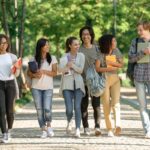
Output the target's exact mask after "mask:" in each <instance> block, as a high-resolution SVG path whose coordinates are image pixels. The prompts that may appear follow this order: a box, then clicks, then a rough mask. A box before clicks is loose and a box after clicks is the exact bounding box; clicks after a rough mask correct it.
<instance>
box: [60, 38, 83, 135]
mask: <svg viewBox="0 0 150 150" xmlns="http://www.w3.org/2000/svg"><path fill="white" fill-rule="evenodd" d="M78 50H79V41H78V40H77V38H76V37H69V38H68V39H67V40H66V54H65V55H64V56H63V57H62V58H61V59H60V65H59V70H60V71H61V72H62V82H61V90H62V94H63V97H64V100H65V106H66V115H67V122H68V124H67V129H66V131H67V133H70V132H71V130H72V117H73V108H74V111H75V125H76V132H75V136H76V137H80V124H81V101H82V97H83V96H84V94H85V89H84V83H83V78H82V76H81V74H82V72H83V68H84V62H85V57H84V55H83V54H82V53H79V52H78Z"/></svg>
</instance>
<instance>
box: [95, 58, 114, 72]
mask: <svg viewBox="0 0 150 150" xmlns="http://www.w3.org/2000/svg"><path fill="white" fill-rule="evenodd" d="M100 65H101V63H100V60H98V59H97V60H96V62H95V68H96V71H97V72H111V71H115V70H117V67H100Z"/></svg>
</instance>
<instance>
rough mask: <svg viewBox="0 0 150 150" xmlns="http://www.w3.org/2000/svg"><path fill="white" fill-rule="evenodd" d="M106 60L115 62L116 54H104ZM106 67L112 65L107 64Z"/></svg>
mask: <svg viewBox="0 0 150 150" xmlns="http://www.w3.org/2000/svg"><path fill="white" fill-rule="evenodd" d="M106 61H111V62H116V55H108V56H106ZM107 67H112V66H111V65H107Z"/></svg>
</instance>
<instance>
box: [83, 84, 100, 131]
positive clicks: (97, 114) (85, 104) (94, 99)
mask: <svg viewBox="0 0 150 150" xmlns="http://www.w3.org/2000/svg"><path fill="white" fill-rule="evenodd" d="M85 91H86V95H85V97H83V99H82V102H81V113H82V124H83V127H84V128H88V127H89V124H88V105H89V95H88V89H87V86H85ZM91 101H92V107H93V110H94V114H93V115H94V121H95V128H100V97H94V96H93V97H91Z"/></svg>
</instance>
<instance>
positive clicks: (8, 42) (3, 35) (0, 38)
mask: <svg viewBox="0 0 150 150" xmlns="http://www.w3.org/2000/svg"><path fill="white" fill-rule="evenodd" d="M3 38H4V39H6V41H7V44H8V46H7V49H6V52H9V48H10V41H9V38H8V37H7V36H6V35H5V34H0V44H1V42H2V39H3Z"/></svg>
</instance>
